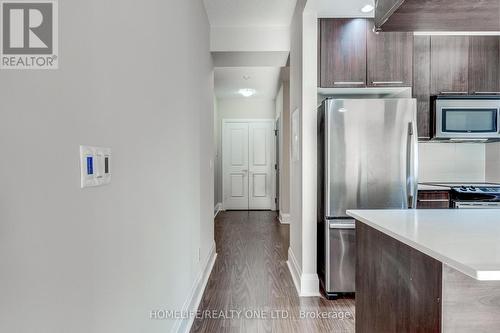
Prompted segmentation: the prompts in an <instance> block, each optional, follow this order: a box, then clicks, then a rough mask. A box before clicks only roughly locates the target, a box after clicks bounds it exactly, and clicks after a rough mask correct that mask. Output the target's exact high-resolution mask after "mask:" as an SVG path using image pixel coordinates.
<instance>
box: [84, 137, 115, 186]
mask: <svg viewBox="0 0 500 333" xmlns="http://www.w3.org/2000/svg"><path fill="white" fill-rule="evenodd" d="M80 170H81V187H82V188H84V187H90V186H101V185H105V184H109V183H110V182H111V148H103V147H92V146H80Z"/></svg>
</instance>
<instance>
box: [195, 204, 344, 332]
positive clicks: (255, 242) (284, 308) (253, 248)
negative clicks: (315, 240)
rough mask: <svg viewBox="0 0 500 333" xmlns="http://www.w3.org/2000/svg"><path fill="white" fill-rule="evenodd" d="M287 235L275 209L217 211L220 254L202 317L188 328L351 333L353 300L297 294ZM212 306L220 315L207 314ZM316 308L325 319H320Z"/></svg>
mask: <svg viewBox="0 0 500 333" xmlns="http://www.w3.org/2000/svg"><path fill="white" fill-rule="evenodd" d="M288 237H289V226H288V225H281V224H280V223H279V222H278V220H277V218H276V213H275V212H270V211H228V212H221V213H220V214H219V215H218V216H217V218H216V220H215V241H216V245H217V254H218V256H217V260H216V262H215V265H214V268H213V271H212V274H211V275H210V279H209V281H208V284H207V287H206V289H205V293H204V294H203V299H202V301H201V303H200V308H199V310H200V311H201V313H202V315H203V314H204V316H201V317H204V318H197V319H195V322H194V324H193V327H192V329H191V332H287V333H289V332H290V333H291V332H353V331H354V318H353V316H354V301H353V300H352V299H339V300H336V301H328V300H325V299H323V298H319V297H304V298H299V297H298V295H297V292H296V289H295V286H294V284H293V280H292V277H291V275H290V272H289V270H288V267H287V264H286V258H287V250H288V245H289V239H288ZM214 310H215V311H216V313H217V316H218V317H219V318H217V319H214V318H208V317H209V315H207V313H208V312H207V311H210V313H212V314H213V311H214ZM221 311H223V312H221ZM256 311H257V312H256ZM317 311H319V315H323V316H327V317H329V318H327V319H318V318H317V316H318V312H317ZM301 312H302V314H303V315H304V314H307V315H308V316H309V317H311V316H312V317H316V318H313V319H310V318H308V319H305V318H300V314H301ZM257 314H259V315H260V316H261V317H260V318H256V317H258V316H257ZM264 316H267V318H265V319H264V318H262V317H264ZM212 317H214V316H213V315H212ZM342 317H344V318H342ZM339 318H342V319H339Z"/></svg>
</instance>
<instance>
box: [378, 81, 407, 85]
mask: <svg viewBox="0 0 500 333" xmlns="http://www.w3.org/2000/svg"><path fill="white" fill-rule="evenodd" d="M372 84H403V81H373V82H372Z"/></svg>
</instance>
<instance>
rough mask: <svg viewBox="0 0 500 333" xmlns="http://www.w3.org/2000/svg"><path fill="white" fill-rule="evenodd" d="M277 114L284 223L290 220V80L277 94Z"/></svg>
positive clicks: (281, 214)
mask: <svg viewBox="0 0 500 333" xmlns="http://www.w3.org/2000/svg"><path fill="white" fill-rule="evenodd" d="M276 116H277V117H281V127H280V156H279V161H280V184H279V185H280V189H279V192H280V193H279V210H280V220H281V222H282V223H289V222H290V163H291V160H290V82H289V81H288V79H286V80H284V81H283V82H282V84H281V87H280V90H279V92H278V95H277V96H276Z"/></svg>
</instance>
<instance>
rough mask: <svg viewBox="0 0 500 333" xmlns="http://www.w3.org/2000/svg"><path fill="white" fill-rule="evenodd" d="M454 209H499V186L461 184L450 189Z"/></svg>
mask: <svg viewBox="0 0 500 333" xmlns="http://www.w3.org/2000/svg"><path fill="white" fill-rule="evenodd" d="M451 199H452V203H453V207H455V208H478V209H479V208H483V209H487V208H500V185H497V184H462V185H457V186H452V187H451Z"/></svg>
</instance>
